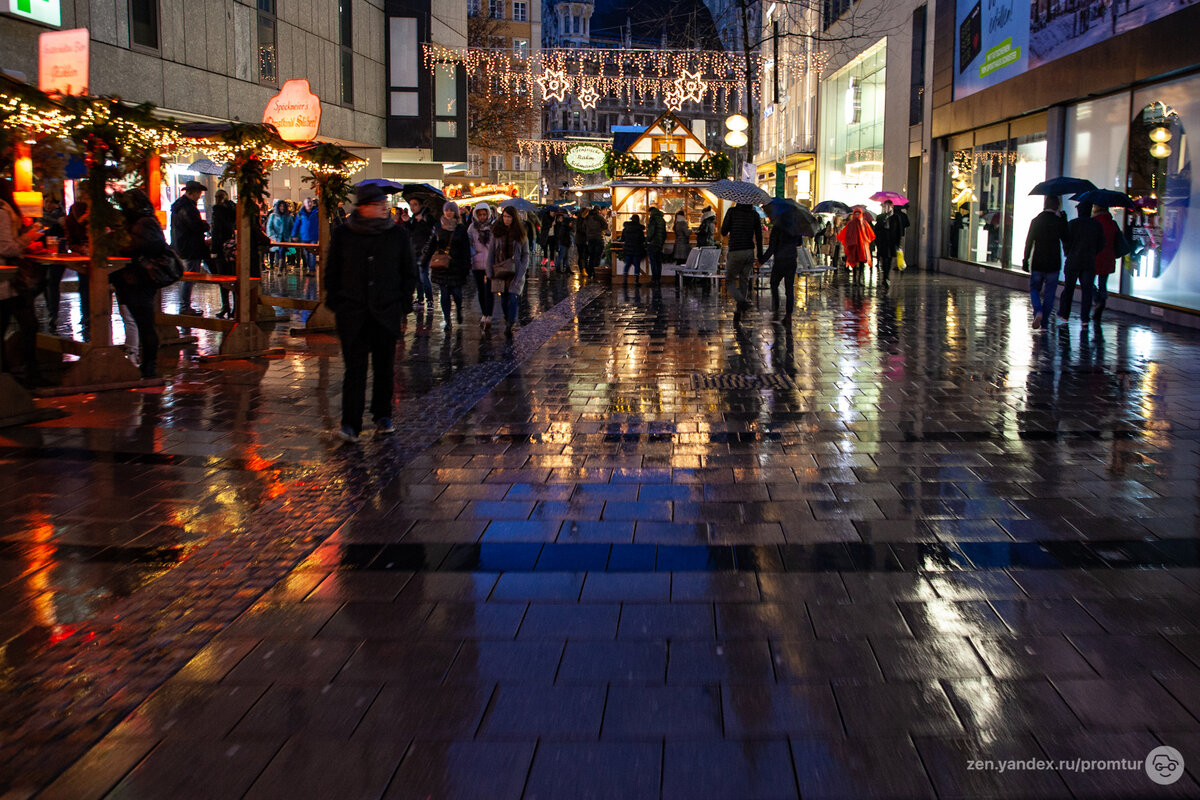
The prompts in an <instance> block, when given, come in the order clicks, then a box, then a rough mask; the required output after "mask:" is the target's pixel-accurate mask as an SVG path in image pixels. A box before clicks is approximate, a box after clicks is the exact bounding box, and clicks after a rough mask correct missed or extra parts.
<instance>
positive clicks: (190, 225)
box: [171, 195, 208, 261]
mask: <svg viewBox="0 0 1200 800" xmlns="http://www.w3.org/2000/svg"><path fill="white" fill-rule="evenodd" d="M206 233H208V223H207V222H205V221H204V220H203V219H201V218H200V209H198V208H196V203H195V202H194V201H193V200H192V199H191V198H190V197H188V196H187V195H184V196H183V197H181V198H179V199H178V200H176V201H175V202H174V203H173V204H172V205H171V243H172V244H173V245H175V252H176V253H179V257H180V258H182V259H183V260H184V261H195V260H197V259H203V258H208V243H207V242H205V241H204V234H206Z"/></svg>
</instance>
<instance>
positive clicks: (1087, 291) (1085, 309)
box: [1058, 271, 1096, 322]
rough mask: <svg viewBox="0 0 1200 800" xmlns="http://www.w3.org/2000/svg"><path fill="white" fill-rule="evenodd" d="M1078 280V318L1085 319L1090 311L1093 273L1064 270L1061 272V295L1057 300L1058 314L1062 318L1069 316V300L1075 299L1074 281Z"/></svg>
mask: <svg viewBox="0 0 1200 800" xmlns="http://www.w3.org/2000/svg"><path fill="white" fill-rule="evenodd" d="M1076 281H1079V293H1080V299H1079V314H1080V319H1082V320H1084V321H1085V322H1086V321H1087V318H1088V316H1089V315H1090V314H1091V313H1092V292H1093V290H1094V289H1095V288H1096V287H1095V273H1093V272H1090V271H1089V272H1065V273H1063V290H1062V297H1061V298H1060V299H1059V301H1058V315H1059V316H1060V317H1062V318H1063V319H1068V318H1070V316H1071V301H1072V300H1074V299H1075V282H1076Z"/></svg>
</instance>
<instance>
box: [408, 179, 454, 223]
mask: <svg viewBox="0 0 1200 800" xmlns="http://www.w3.org/2000/svg"><path fill="white" fill-rule="evenodd" d="M400 194H401V197H403V198H404V199H405V200H411V199H413V198H416V199H417V200H420V201H421V202H422V203H424V204H425V205H426V206H428V207H429V209H430V210H431V211H433V213H434V214H435V215H438V216H440V215H441V213H442V206H443V205H445V203H446V195H445V194H444V193H443V192H442V190H441V189H438V188H436V187H434V186H430V185H429V184H428V183H406V184H404V186H403V187H402V188H401V190H400Z"/></svg>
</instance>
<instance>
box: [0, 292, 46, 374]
mask: <svg viewBox="0 0 1200 800" xmlns="http://www.w3.org/2000/svg"><path fill="white" fill-rule="evenodd" d="M35 296H36V295H34V294H33V293H32V292H20V293H18V294H17V296H16V297H10V298H8V299H7V300H0V372H12V371H13V369H12V364H8V363H6V362H5V355H4V351H5V349H6V348H5V347H4V339H5V337H6V336H7V334H8V323H9V320H13V321H15V322H16V323H17V336H18V337H19V338H18V340H17V341H18V344H19V347H18V350H19V351H20V353H21V361H23V362H24V363H23V364H22V366H24V367H25V373H26V374H27V375H28V376H29V377H31V378H34V377H37V376H38V374H39V370H38V360H37V313H36V312H35V311H34V310H33V298H34V297H35Z"/></svg>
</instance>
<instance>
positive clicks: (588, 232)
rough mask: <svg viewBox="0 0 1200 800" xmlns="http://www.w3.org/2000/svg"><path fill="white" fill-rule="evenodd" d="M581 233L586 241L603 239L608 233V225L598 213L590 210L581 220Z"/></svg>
mask: <svg viewBox="0 0 1200 800" xmlns="http://www.w3.org/2000/svg"><path fill="white" fill-rule="evenodd" d="M583 232H584V235H585V236H586V237H587V238H588V239H603V238H604V234H606V233H608V223H607V222H606V221H605V220H604V217H603V216H601V214H600V212H599V211H597V210H595V209H592V210H591V211H589V212H588V215H587V216H586V217H584V218H583Z"/></svg>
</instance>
